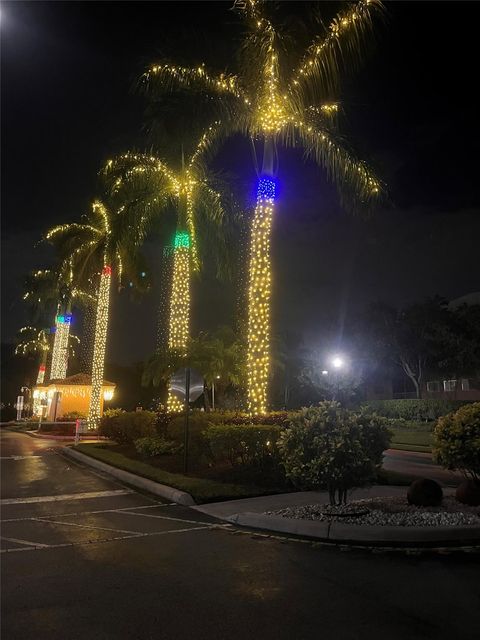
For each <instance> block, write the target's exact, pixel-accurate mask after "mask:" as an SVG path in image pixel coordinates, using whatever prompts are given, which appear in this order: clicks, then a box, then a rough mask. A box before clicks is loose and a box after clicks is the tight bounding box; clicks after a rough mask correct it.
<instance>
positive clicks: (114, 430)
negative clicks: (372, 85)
mask: <svg viewBox="0 0 480 640" xmlns="http://www.w3.org/2000/svg"><path fill="white" fill-rule="evenodd" d="M99 433H100V435H102V436H105V437H106V438H110V439H111V440H115V442H118V444H132V443H133V442H135V440H138V439H139V438H146V437H148V436H154V435H155V413H153V411H128V412H127V411H124V412H122V413H118V414H116V415H104V416H103V417H102V419H101V420H100V428H99Z"/></svg>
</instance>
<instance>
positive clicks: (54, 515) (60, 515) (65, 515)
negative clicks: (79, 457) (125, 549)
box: [2, 502, 176, 523]
mask: <svg viewBox="0 0 480 640" xmlns="http://www.w3.org/2000/svg"><path fill="white" fill-rule="evenodd" d="M175 506H176V503H175V502H168V503H165V504H164V503H158V504H147V505H142V506H140V507H120V508H119V509H97V510H96V511H72V512H71V513H50V514H45V515H42V516H28V517H25V518H6V519H3V520H2V522H4V523H5V522H27V521H28V520H35V519H36V518H37V517H39V518H73V517H75V516H88V515H94V514H98V513H122V511H131V510H132V509H135V510H136V509H156V508H157V507H175Z"/></svg>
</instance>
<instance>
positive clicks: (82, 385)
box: [33, 373, 116, 421]
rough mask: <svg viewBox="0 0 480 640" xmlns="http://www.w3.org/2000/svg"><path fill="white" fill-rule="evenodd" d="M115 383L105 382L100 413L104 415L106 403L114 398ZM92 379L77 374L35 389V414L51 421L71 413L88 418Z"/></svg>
mask: <svg viewBox="0 0 480 640" xmlns="http://www.w3.org/2000/svg"><path fill="white" fill-rule="evenodd" d="M115 386H116V385H115V383H114V382H109V381H108V380H104V381H103V387H102V391H103V393H102V395H101V406H100V413H101V414H102V413H103V404H104V401H105V400H106V401H109V400H111V399H112V398H113V394H114V391H115ZM91 390H92V377H91V376H90V375H88V374H86V373H77V374H76V375H74V376H69V377H68V378H65V379H64V380H50V381H49V382H47V383H45V384H39V385H36V386H35V387H34V388H33V414H34V415H35V416H42V419H48V420H51V421H54V420H56V419H57V418H61V417H62V416H66V415H68V414H71V413H78V414H80V415H84V416H86V415H87V414H88V408H89V405H90V394H91Z"/></svg>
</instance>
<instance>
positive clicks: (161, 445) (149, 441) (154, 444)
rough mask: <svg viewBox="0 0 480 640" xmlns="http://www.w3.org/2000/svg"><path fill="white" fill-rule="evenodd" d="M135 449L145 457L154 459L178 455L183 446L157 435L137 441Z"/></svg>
mask: <svg viewBox="0 0 480 640" xmlns="http://www.w3.org/2000/svg"><path fill="white" fill-rule="evenodd" d="M135 449H136V450H137V451H138V453H141V454H142V455H144V456H148V457H153V456H161V455H173V454H175V453H178V452H179V451H180V450H181V449H182V445H180V444H178V443H177V442H173V441H172V440H165V438H163V437H162V436H158V435H157V436H147V437H145V438H138V440H135Z"/></svg>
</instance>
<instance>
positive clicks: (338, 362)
mask: <svg viewBox="0 0 480 640" xmlns="http://www.w3.org/2000/svg"><path fill="white" fill-rule="evenodd" d="M344 364H345V361H344V359H343V358H341V357H340V356H334V357H333V358H332V365H333V366H334V367H335V369H341V368H342V367H343V366H344Z"/></svg>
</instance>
